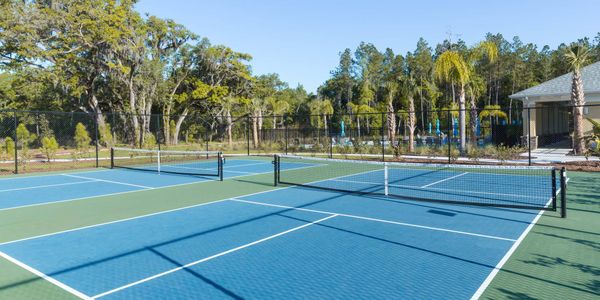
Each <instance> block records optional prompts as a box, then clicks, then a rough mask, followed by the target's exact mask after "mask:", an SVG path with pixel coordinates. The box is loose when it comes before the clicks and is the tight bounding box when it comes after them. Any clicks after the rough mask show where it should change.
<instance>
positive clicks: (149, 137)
mask: <svg viewBox="0 0 600 300" xmlns="http://www.w3.org/2000/svg"><path fill="white" fill-rule="evenodd" d="M156 145H157V143H156V137H155V136H154V134H152V133H150V132H148V133H146V134H145V135H144V144H143V145H142V148H144V149H154V148H156Z"/></svg>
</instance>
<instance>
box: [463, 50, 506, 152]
mask: <svg viewBox="0 0 600 300" xmlns="http://www.w3.org/2000/svg"><path fill="white" fill-rule="evenodd" d="M484 57H486V58H487V61H488V63H490V64H491V63H494V62H495V61H496V59H498V47H497V46H496V43H494V42H492V41H483V42H481V43H479V44H478V45H477V46H475V47H474V48H473V49H472V50H471V53H470V55H469V61H468V63H469V67H470V70H469V72H470V74H471V76H470V79H469V84H468V89H467V92H468V93H469V100H470V101H469V106H470V107H469V108H470V116H469V121H470V125H471V142H476V140H477V136H476V132H477V122H476V120H477V98H478V97H479V96H480V95H481V94H483V92H484V90H485V82H484V79H483V78H481V77H480V76H478V75H477V73H476V71H475V64H476V63H477V62H478V61H479V60H481V59H482V58H484Z"/></svg>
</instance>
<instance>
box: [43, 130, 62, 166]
mask: <svg viewBox="0 0 600 300" xmlns="http://www.w3.org/2000/svg"><path fill="white" fill-rule="evenodd" d="M41 150H42V152H43V153H44V154H45V155H46V159H47V160H48V162H50V161H52V160H54V156H55V155H56V152H57V151H58V142H57V141H56V138H54V136H45V137H43V138H42V148H41Z"/></svg>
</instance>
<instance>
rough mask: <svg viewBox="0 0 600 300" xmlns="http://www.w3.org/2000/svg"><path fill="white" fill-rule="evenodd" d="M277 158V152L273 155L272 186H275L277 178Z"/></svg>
mask: <svg viewBox="0 0 600 300" xmlns="http://www.w3.org/2000/svg"><path fill="white" fill-rule="evenodd" d="M277 158H278V157H277V154H275V155H273V186H277V181H278V180H277V179H278V178H279V176H278V173H279V162H278V161H277Z"/></svg>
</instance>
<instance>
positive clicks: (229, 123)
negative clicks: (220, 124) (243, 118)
mask: <svg viewBox="0 0 600 300" xmlns="http://www.w3.org/2000/svg"><path fill="white" fill-rule="evenodd" d="M225 119H226V120H227V121H226V122H227V123H226V124H227V142H228V143H229V148H230V149H231V148H232V147H233V135H232V132H231V127H232V126H233V121H232V120H231V111H230V110H229V109H228V110H226V112H225Z"/></svg>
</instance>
